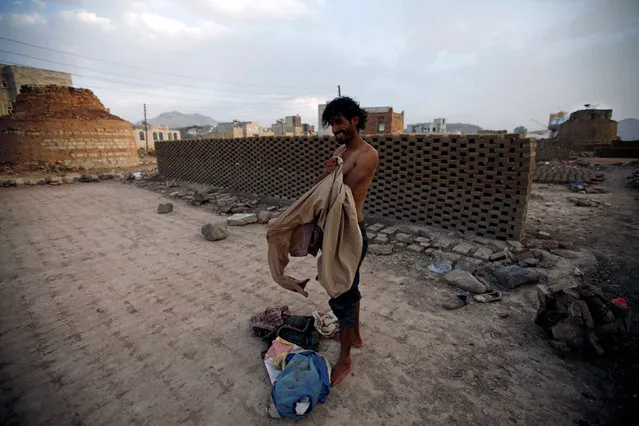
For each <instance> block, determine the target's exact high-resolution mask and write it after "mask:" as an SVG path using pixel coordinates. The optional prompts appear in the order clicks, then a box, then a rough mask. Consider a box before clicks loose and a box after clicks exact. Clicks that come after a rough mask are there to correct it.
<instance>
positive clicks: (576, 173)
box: [533, 164, 603, 184]
mask: <svg viewBox="0 0 639 426" xmlns="http://www.w3.org/2000/svg"><path fill="white" fill-rule="evenodd" d="M533 180H534V181H535V182H536V183H556V184H568V183H570V182H576V181H578V180H581V181H584V183H592V182H596V181H601V180H603V173H601V172H599V171H597V170H589V169H584V168H580V167H575V166H571V167H569V166H566V165H563V164H561V165H552V164H549V165H542V166H537V168H536V170H535V174H534V178H533Z"/></svg>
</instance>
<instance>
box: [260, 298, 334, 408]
mask: <svg viewBox="0 0 639 426" xmlns="http://www.w3.org/2000/svg"><path fill="white" fill-rule="evenodd" d="M249 322H250V325H251V329H252V331H253V335H254V336H256V337H260V338H261V339H262V340H263V341H264V343H265V345H266V349H265V350H264V351H263V352H262V358H263V359H264V366H265V367H266V371H267V373H268V376H269V379H270V381H271V384H272V385H273V390H272V392H271V398H270V404H269V409H268V415H269V416H270V417H273V418H302V417H307V416H308V415H310V414H311V412H312V411H313V408H314V407H315V405H316V404H317V403H318V402H320V403H324V402H325V401H326V396H327V395H328V393H329V392H330V388H331V380H330V378H331V367H330V364H329V363H328V361H327V360H326V358H325V357H324V356H323V355H321V354H319V353H317V350H318V346H319V338H320V336H321V337H326V338H328V337H331V336H333V335H335V334H336V333H337V332H338V331H339V326H338V324H337V318H336V317H335V315H334V314H333V313H332V312H329V313H327V314H322V313H319V312H313V316H300V315H291V314H290V311H289V309H288V307H287V306H282V307H279V308H269V309H266V310H265V311H264V312H261V313H259V314H257V315H254V316H253V317H251V319H250V321H249Z"/></svg>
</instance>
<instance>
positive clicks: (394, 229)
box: [379, 226, 399, 235]
mask: <svg viewBox="0 0 639 426" xmlns="http://www.w3.org/2000/svg"><path fill="white" fill-rule="evenodd" d="M397 231H399V226H389V227H388V228H384V229H382V230H381V231H379V233H380V234H386V235H393V234H395V233H396V232H397Z"/></svg>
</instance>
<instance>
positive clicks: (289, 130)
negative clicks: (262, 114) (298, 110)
mask: <svg viewBox="0 0 639 426" xmlns="http://www.w3.org/2000/svg"><path fill="white" fill-rule="evenodd" d="M271 129H273V134H274V135H275V136H302V135H303V134H304V127H303V126H302V117H300V116H299V115H289V116H286V117H284V118H280V119H279V120H276V121H275V123H273V125H272V126H271Z"/></svg>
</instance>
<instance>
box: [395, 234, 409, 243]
mask: <svg viewBox="0 0 639 426" xmlns="http://www.w3.org/2000/svg"><path fill="white" fill-rule="evenodd" d="M395 239H396V240H397V241H399V242H400V243H406V244H411V243H412V242H413V236H412V235H410V234H404V233H402V232H400V233H398V234H397V235H395Z"/></svg>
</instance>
